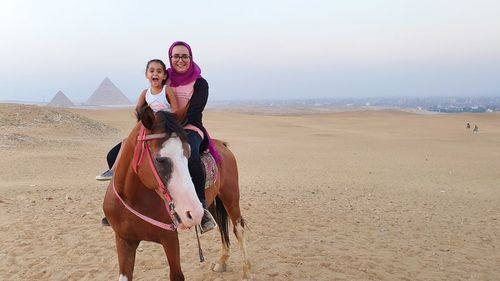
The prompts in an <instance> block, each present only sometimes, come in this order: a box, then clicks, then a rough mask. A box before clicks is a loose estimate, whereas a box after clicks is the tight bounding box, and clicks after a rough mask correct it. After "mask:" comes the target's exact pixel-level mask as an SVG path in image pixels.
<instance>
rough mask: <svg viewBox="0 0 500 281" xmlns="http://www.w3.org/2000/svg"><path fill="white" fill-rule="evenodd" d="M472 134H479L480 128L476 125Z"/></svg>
mask: <svg viewBox="0 0 500 281" xmlns="http://www.w3.org/2000/svg"><path fill="white" fill-rule="evenodd" d="M472 133H474V134H477V133H479V127H478V126H477V125H474V129H473V130H472Z"/></svg>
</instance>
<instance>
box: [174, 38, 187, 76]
mask: <svg viewBox="0 0 500 281" xmlns="http://www.w3.org/2000/svg"><path fill="white" fill-rule="evenodd" d="M170 61H171V62H172V67H173V69H174V70H175V72H177V73H181V74H182V73H186V71H188V69H189V66H190V65H191V57H190V56H189V50H188V48H186V46H183V45H177V46H175V47H174V48H173V49H172V57H171V58H170Z"/></svg>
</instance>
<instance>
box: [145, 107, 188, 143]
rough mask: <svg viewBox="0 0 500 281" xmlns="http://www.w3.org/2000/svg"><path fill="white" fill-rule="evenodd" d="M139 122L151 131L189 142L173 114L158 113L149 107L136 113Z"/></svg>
mask: <svg viewBox="0 0 500 281" xmlns="http://www.w3.org/2000/svg"><path fill="white" fill-rule="evenodd" d="M136 116H137V121H138V122H139V121H140V122H142V124H143V125H144V127H146V128H148V129H150V130H161V131H162V132H165V133H167V134H169V135H170V134H176V135H177V136H179V138H180V139H181V140H182V141H187V137H186V133H185V131H184V128H183V126H182V125H181V124H179V122H178V121H177V118H176V115H175V114H174V113H172V112H167V111H158V112H156V113H154V112H153V110H152V109H151V108H150V107H149V106H148V105H146V106H144V107H143V108H142V109H141V110H140V111H137V112H136Z"/></svg>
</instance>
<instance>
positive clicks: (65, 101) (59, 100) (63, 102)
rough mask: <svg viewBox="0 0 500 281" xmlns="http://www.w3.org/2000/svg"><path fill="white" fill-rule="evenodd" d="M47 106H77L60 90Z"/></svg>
mask: <svg viewBox="0 0 500 281" xmlns="http://www.w3.org/2000/svg"><path fill="white" fill-rule="evenodd" d="M47 106H53V107H71V106H75V105H74V104H73V102H72V101H71V100H70V99H69V98H68V97H67V96H66V95H65V94H64V93H63V92H62V91H59V92H57V94H56V95H55V96H54V97H53V98H52V100H51V101H50V102H49V103H48V104H47Z"/></svg>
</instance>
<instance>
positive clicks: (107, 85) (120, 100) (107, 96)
mask: <svg viewBox="0 0 500 281" xmlns="http://www.w3.org/2000/svg"><path fill="white" fill-rule="evenodd" d="M86 104H88V105H130V104H132V102H130V100H129V99H128V98H127V97H126V96H125V95H124V94H123V93H122V91H120V89H118V87H116V86H115V84H113V82H111V80H109V78H108V77H106V78H104V80H103V81H102V83H101V85H99V87H98V88H97V89H96V90H95V91H94V93H93V94H92V95H91V96H90V98H89V99H88V100H87V102H86Z"/></svg>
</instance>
